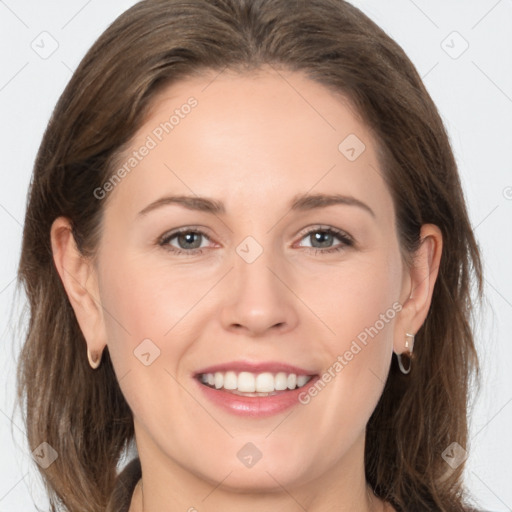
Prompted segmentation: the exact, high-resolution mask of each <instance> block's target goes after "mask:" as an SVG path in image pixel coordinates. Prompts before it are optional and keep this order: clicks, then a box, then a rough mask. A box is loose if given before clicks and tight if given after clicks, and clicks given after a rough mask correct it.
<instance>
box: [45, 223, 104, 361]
mask: <svg viewBox="0 0 512 512" xmlns="http://www.w3.org/2000/svg"><path fill="white" fill-rule="evenodd" d="M50 236H51V244H52V252H53V259H54V262H55V266H56V267H57V271H58V273H59V275H60V278H61V280H62V284H63V285H64V288H65V289H66V293H67V295H68V298H69V301H70V303H71V306H72V307H73V310H74V312H75V316H76V318H77V321H78V324H79V326H80V329H81V331H82V333H83V335H84V338H85V340H86V342H87V347H88V349H89V351H90V353H91V357H92V359H93V361H96V360H97V359H98V360H99V357H100V356H101V353H102V352H103V349H104V348H105V346H106V344H107V341H106V340H107V337H106V332H105V324H104V321H103V309H102V306H101V302H100V298H99V289H98V279H97V273H96V269H95V268H94V265H93V264H92V262H91V261H90V259H88V258H86V257H85V256H83V255H82V253H81V252H80V251H79V250H78V248H77V246H76V243H75V238H74V236H73V233H72V231H71V223H70V221H69V219H67V218H65V217H59V218H57V219H55V221H54V222H53V224H52V227H51V230H50ZM84 348H85V347H84Z"/></svg>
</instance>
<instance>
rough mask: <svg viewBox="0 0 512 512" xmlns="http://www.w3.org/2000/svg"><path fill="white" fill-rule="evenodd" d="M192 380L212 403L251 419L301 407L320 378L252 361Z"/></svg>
mask: <svg viewBox="0 0 512 512" xmlns="http://www.w3.org/2000/svg"><path fill="white" fill-rule="evenodd" d="M193 377H194V379H195V381H196V382H197V383H198V385H199V387H200V389H201V391H202V393H203V395H204V396H205V397H206V398H208V399H209V400H210V401H211V402H212V403H213V404H215V405H216V406H219V407H221V408H223V409H224V410H227V411H228V412H230V413H233V414H237V415H242V416H251V417H263V416H269V415H272V414H277V413H279V412H282V411H284V410H285V409H288V408H290V407H293V406H296V405H298V404H299V403H300V401H299V397H300V394H301V393H304V389H305V388H306V387H307V386H309V385H311V384H313V383H314V382H315V381H316V380H318V379H319V375H318V374H317V373H314V372H312V371H309V370H306V369H303V368H299V367H296V366H291V365H288V364H282V363H250V362H232V363H228V364H223V365H217V366H211V367H208V368H204V369H201V370H200V371H198V372H196V373H195V374H194V375H193ZM303 388H304V389H303Z"/></svg>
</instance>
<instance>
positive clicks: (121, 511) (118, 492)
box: [105, 458, 142, 512]
mask: <svg viewBox="0 0 512 512" xmlns="http://www.w3.org/2000/svg"><path fill="white" fill-rule="evenodd" d="M141 476H142V470H141V467H140V460H139V458H135V459H133V460H132V461H130V462H129V463H128V464H127V465H126V466H125V467H124V469H123V470H122V471H121V473H119V475H118V476H117V479H116V485H115V487H114V490H113V492H112V495H111V496H110V499H109V501H108V504H107V508H106V509H105V512H128V509H129V508H130V502H131V499H132V494H133V490H134V489H135V486H136V485H137V482H138V481H139V480H140V478H141Z"/></svg>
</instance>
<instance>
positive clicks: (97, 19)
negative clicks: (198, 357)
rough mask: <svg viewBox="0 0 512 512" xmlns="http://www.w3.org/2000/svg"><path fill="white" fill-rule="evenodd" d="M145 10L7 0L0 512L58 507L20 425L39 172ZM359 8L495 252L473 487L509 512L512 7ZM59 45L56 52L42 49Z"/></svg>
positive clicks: (421, 3) (371, 1) (0, 164)
mask: <svg viewBox="0 0 512 512" xmlns="http://www.w3.org/2000/svg"><path fill="white" fill-rule="evenodd" d="M134 3H135V2H134V1H129V0H110V1H109V2H101V1H99V0H89V1H86V0H53V1H48V0H46V1H42V0H41V1H38V0H25V1H24V0H0V44H1V46H0V48H1V61H0V112H1V118H0V145H1V146H0V156H1V160H0V172H1V186H0V223H1V224H0V226H1V234H2V242H1V244H0V261H1V263H0V319H1V327H0V336H1V340H0V389H1V390H2V391H1V397H0V439H1V441H2V454H1V456H0V512H7V511H9V512H12V511H20V510H23V511H32V510H36V506H35V505H34V503H35V504H36V505H37V506H38V507H39V508H40V509H41V510H45V509H47V501H46V499H45V496H44V491H43V488H42V486H41V483H40V481H39V480H38V476H37V471H36V469H35V468H34V464H33V462H32V459H31V456H30V453H29V452H28V451H27V448H26V446H25V442H24V432H23V425H22V423H21V421H20V419H19V416H18V415H14V416H13V404H14V397H15V391H14V382H15V381H14V377H15V360H16V357H17V354H18V352H19V348H20V344H21V342H22V339H21V332H22V331H21V330H20V329H22V327H23V323H21V326H18V319H19V315H20V313H21V310H22V308H23V305H24V300H23V297H21V298H20V299H19V300H16V301H15V296H14V290H15V279H14V278H15V275H16V267H17V263H18V258H19V251H20V242H21V235H22V224H23V219H24V209H25V198H26V191H27V187H28V184H29V180H30V175H31V170H32V165H33V162H34V158H35V155H36V151H37V148H38V146H39V143H40V141H41V137H42V135H43V131H44V129H45V126H46V124H47V122H48V119H49V116H50V113H51V111H52V109H53V106H54V104H55V102H56V101H57V99H58V97H59V96H60V94H61V92H62V90H63V88H64V86H65V85H66V83H67V82H68V80H69V79H70V77H71V73H72V71H73V70H74V69H75V67H76V66H77V64H78V62H79V61H80V59H81V58H82V57H83V55H84V54H85V52H86V51H87V49H88V48H89V47H90V46H91V44H92V43H93V42H94V41H95V40H96V38H97V37H98V36H99V35H100V34H101V33H102V32H103V30H104V29H105V28H106V27H107V26H108V25H109V24H110V23H111V22H112V21H113V20H114V19H115V18H116V17H117V16H118V15H119V14H120V13H121V12H123V11H124V10H125V9H127V8H128V7H130V6H131V5H133V4H134ZM353 3H354V4H355V5H357V6H358V7H359V8H361V9H362V10H363V11H364V12H365V13H366V14H368V15H369V16H370V17H371V18H372V19H373V20H375V21H376V22H377V23H378V24H379V25H380V26H381V27H382V28H384V30H386V31H387V32H388V33H389V34H390V35H391V36H392V37H393V38H394V39H395V40H396V41H397V42H398V43H399V44H400V45H401V46H402V47H403V48H404V49H405V51H406V53H407V54H408V55H409V57H410V58H411V59H412V61H413V62H414V64H415V65H416V67H417V69H418V71H419V73H420V74H421V75H422V77H423V78H424V81H425V84H426V86H427V88H428V90H429V92H430V94H431V95H432V97H433V99H434V101H435V102H436V104H437V106H438V108H439V110H440V113H441V115H442V117H443V120H444V122H445V124H446V126H447V129H448V131H449V134H450V138H451V141H452V145H453V149H454V152H455V155H456V158H457V161H458V164H459V169H460V174H461V179H462V181H463V186H464V190H465V194H466V197H467V201H468V205H469V210H470V217H471V222H472V224H473V227H474V229H475V232H476V236H477V238H478V240H479V243H480V245H481V248H482V252H483V257H484V263H485V279H486V280H485V284H486V297H487V299H486V300H487V302H486V306H485V308H484V309H483V311H482V314H481V317H480V319H479V321H478V330H477V338H478V339H477V341H478V347H479V351H480V355H481V359H482V365H483V375H484V379H483V388H482V391H481V393H480V395H479V396H478V397H477V400H476V402H475V408H474V411H473V414H472V417H471V443H470V445H469V446H468V447H467V448H468V449H469V452H470V455H469V459H468V466H467V471H466V480H467V482H468V486H469V488H470V490H471V491H472V492H473V493H474V495H475V496H476V497H477V498H478V500H479V501H480V505H481V506H482V508H485V509H488V510H493V511H500V512H501V511H506V510H507V511H510V510H512V486H511V485H510V483H511V476H512V472H511V470H510V458H511V455H512V441H511V427H512V372H511V362H512V340H511V336H510V332H511V331H512V320H511V318H512V269H511V266H510V263H511V262H512V242H511V238H512V236H511V228H510V221H511V220H512V164H511V158H510V148H511V146H512V122H511V120H512V0H500V1H496V0H478V1H477V0H471V1H466V0H464V1H463V0H459V1H441V0H435V1H427V0H414V1H413V0H391V1H386V2H383V1H379V0H354V1H353ZM454 31H455V32H457V33H456V34H454V33H453V32H454ZM43 32H47V34H42V33H43ZM41 34H42V35H41ZM48 34H50V35H48ZM56 44H58V48H57V49H56V51H55V52H54V53H53V54H52V55H50V56H48V55H46V54H45V53H44V52H50V51H51V50H52V49H53V48H52V45H56ZM466 45H468V47H467V49H466V50H465V51H464V52H463V53H462V51H463V50H464V49H465V47H466ZM459 54H460V55H459ZM42 57H47V58H42ZM13 438H14V439H13Z"/></svg>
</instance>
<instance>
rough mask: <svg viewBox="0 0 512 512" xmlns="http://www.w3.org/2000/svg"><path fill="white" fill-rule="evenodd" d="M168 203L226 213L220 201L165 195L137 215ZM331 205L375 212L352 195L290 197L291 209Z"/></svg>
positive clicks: (219, 213) (301, 209)
mask: <svg viewBox="0 0 512 512" xmlns="http://www.w3.org/2000/svg"><path fill="white" fill-rule="evenodd" d="M169 204H178V205H181V206H183V207H185V208H187V209H189V210H195V211H201V212H205V213H211V214H214V215H222V214H225V213H226V208H225V206H224V204H223V203H222V202H221V201H217V200H215V199H210V198H208V197H200V196H184V195H180V196H165V197H161V198H160V199H157V200H156V201H154V202H153V203H151V204H149V205H148V206H146V207H145V208H144V209H143V210H141V211H140V212H139V213H138V216H144V215H146V214H148V213H149V212H151V211H153V210H155V209H157V208H160V207H162V206H165V205H169ZM332 205H347V206H357V207H359V208H361V209H363V210H365V211H366V212H368V213H369V214H370V215H371V216H372V217H373V218H375V212H374V211H373V210H372V209H371V208H370V207H369V206H368V205H367V204H366V203H363V202H362V201H360V200H359V199H356V198H355V197H352V196H345V195H341V194H298V195H296V196H294V197H293V198H292V201H291V203H290V209H291V210H292V211H308V210H314V209H317V208H325V207H327V206H332Z"/></svg>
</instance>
